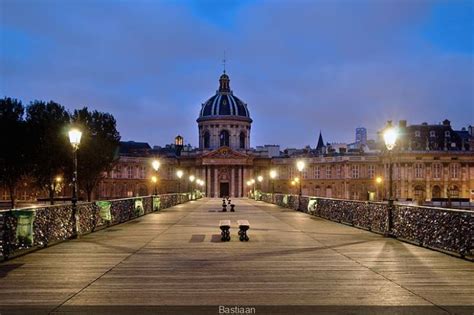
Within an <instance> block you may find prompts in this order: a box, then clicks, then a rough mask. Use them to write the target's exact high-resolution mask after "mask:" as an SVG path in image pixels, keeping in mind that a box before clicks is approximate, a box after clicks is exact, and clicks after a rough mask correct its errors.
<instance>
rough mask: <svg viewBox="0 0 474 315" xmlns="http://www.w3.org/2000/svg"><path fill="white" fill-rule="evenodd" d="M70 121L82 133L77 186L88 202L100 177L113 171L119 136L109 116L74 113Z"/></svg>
mask: <svg viewBox="0 0 474 315" xmlns="http://www.w3.org/2000/svg"><path fill="white" fill-rule="evenodd" d="M72 121H73V123H74V124H75V125H77V126H79V128H80V129H81V130H82V139H81V145H80V146H79V150H78V151H77V156H78V183H79V185H80V186H81V187H82V188H83V189H84V190H85V191H86V193H87V200H88V201H91V198H92V192H93V191H94V189H95V187H96V186H97V184H98V183H99V182H100V180H101V179H102V177H103V173H104V172H108V171H110V170H112V168H113V167H114V165H115V162H116V161H117V159H118V154H117V153H118V147H119V142H120V134H119V132H118V131H117V129H116V121H115V118H114V117H113V116H112V115H111V114H108V113H102V112H98V111H92V112H91V111H89V110H88V109H87V107H84V108H82V109H80V110H75V111H74V114H73V116H72Z"/></svg>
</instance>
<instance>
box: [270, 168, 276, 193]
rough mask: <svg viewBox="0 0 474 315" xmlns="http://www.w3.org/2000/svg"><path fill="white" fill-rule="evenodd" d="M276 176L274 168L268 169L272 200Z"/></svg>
mask: <svg viewBox="0 0 474 315" xmlns="http://www.w3.org/2000/svg"><path fill="white" fill-rule="evenodd" d="M276 177H277V172H276V171H275V170H270V178H271V180H272V200H273V195H274V194H275V178H276Z"/></svg>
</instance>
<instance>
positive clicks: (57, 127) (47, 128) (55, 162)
mask: <svg viewBox="0 0 474 315" xmlns="http://www.w3.org/2000/svg"><path fill="white" fill-rule="evenodd" d="M26 123H27V125H28V129H29V130H30V133H31V138H32V149H33V150H34V151H33V152H34V155H33V157H32V162H33V167H32V170H31V173H32V175H33V178H34V179H35V180H36V182H37V184H38V185H39V186H40V187H41V188H43V189H45V190H47V191H48V193H49V200H50V203H51V204H54V194H55V188H56V184H55V178H56V177H57V176H58V175H60V174H64V171H65V169H66V168H67V166H68V165H69V164H71V161H72V159H71V145H70V143H69V140H68V137H67V132H68V127H69V125H70V115H69V113H68V112H67V111H66V109H65V108H64V107H63V106H61V105H60V104H58V103H55V102H53V101H50V102H48V103H45V102H42V101H34V102H32V103H31V104H30V105H29V106H28V107H27V109H26Z"/></svg>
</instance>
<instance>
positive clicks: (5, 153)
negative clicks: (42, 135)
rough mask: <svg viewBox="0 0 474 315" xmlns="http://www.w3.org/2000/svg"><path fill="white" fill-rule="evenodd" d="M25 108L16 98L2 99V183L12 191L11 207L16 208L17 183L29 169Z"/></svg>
mask: <svg viewBox="0 0 474 315" xmlns="http://www.w3.org/2000/svg"><path fill="white" fill-rule="evenodd" d="M24 111H25V108H24V107H23V105H22V103H21V102H20V101H18V100H16V99H12V98H10V97H5V98H3V99H1V100H0V183H1V184H3V185H5V187H6V188H7V189H8V191H9V193H10V201H11V207H12V208H15V201H16V197H15V191H16V187H17V184H18V182H19V180H20V179H21V177H22V176H24V175H25V174H26V172H27V169H28V163H29V151H28V150H29V148H30V146H29V143H28V140H29V137H28V134H27V130H26V126H25V121H24V120H23V114H24Z"/></svg>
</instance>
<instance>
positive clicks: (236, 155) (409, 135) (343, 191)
mask: <svg viewBox="0 0 474 315" xmlns="http://www.w3.org/2000/svg"><path fill="white" fill-rule="evenodd" d="M197 125H198V126H197V127H198V135H199V147H198V148H195V149H189V148H188V149H184V150H183V138H182V137H180V136H178V137H177V138H176V140H175V144H174V145H173V146H167V147H165V148H154V149H153V148H151V147H150V146H149V145H148V144H147V143H139V142H122V143H121V147H120V158H119V161H118V163H117V165H116V166H115V168H114V170H113V171H111V172H108V173H104V174H103V177H104V178H103V180H102V181H101V183H100V184H99V185H98V187H97V189H96V191H95V193H94V198H95V199H111V198H123V197H131V196H142V195H149V194H152V193H153V191H154V185H155V184H154V183H152V182H151V180H150V179H151V177H152V176H156V177H157V178H158V182H157V189H158V192H159V193H171V192H177V191H181V192H184V191H190V190H191V189H193V188H199V189H200V190H201V191H203V192H205V193H206V195H207V196H208V197H222V196H230V197H232V198H235V197H244V196H247V195H248V193H249V191H250V190H252V189H253V185H251V186H249V185H247V182H248V181H249V180H251V179H257V177H258V176H262V177H263V181H262V182H259V181H256V183H255V185H256V188H257V189H260V190H263V191H268V192H271V191H274V192H279V193H295V194H296V193H298V192H299V184H297V185H291V182H292V180H294V179H295V178H297V177H298V179H299V180H300V182H301V190H302V194H304V195H311V196H322V197H329V198H345V199H355V200H382V199H384V198H385V197H386V195H387V194H386V192H387V189H388V180H387V179H388V156H387V152H385V151H384V150H383V145H379V149H380V150H379V151H376V152H374V151H371V153H364V152H363V150H352V151H351V150H349V151H344V152H342V151H340V152H337V151H336V150H332V149H331V148H326V146H325V145H324V143H323V141H322V136H321V135H320V139H319V142H318V146H317V148H316V149H315V150H299V151H297V152H296V153H291V154H289V153H288V154H286V155H285V154H283V153H282V154H280V156H274V154H272V155H269V154H262V152H263V151H259V150H254V149H251V144H250V139H251V127H252V119H251V117H250V112H249V109H248V107H247V104H246V103H244V102H243V101H242V100H241V99H240V98H238V97H237V96H235V95H234V93H233V91H232V90H231V89H230V78H229V76H228V75H227V74H226V73H224V74H222V75H221V76H220V78H219V88H218V90H217V91H216V93H215V95H213V96H212V97H210V98H209V99H208V100H207V101H206V102H204V103H203V104H202V105H201V109H200V111H199V117H198V118H197ZM398 128H399V132H400V135H401V137H400V140H399V143H398V145H397V147H396V149H395V151H394V152H393V163H394V178H393V185H394V186H393V187H394V195H395V198H396V199H398V200H411V201H415V200H416V201H420V202H423V201H431V200H435V199H443V198H445V199H446V198H464V199H466V200H471V201H472V202H474V151H473V149H474V137H473V135H472V127H470V128H469V129H468V130H461V131H454V130H453V129H452V127H451V125H450V122H449V121H448V120H445V121H444V122H443V123H442V124H440V125H429V124H426V123H424V124H421V125H411V126H408V125H407V123H406V121H400V123H399V125H398ZM379 143H380V141H379ZM154 159H158V160H159V161H160V162H161V167H160V168H159V170H158V172H155V171H154V170H153V169H152V167H151V162H152V161H153V160H154ZM298 160H303V161H305V164H306V167H305V169H304V170H303V172H302V173H301V174H300V173H299V172H298V170H297V169H296V162H297V161H298ZM178 170H181V171H182V172H183V174H184V175H183V176H182V178H181V179H179V178H178V177H177V171H178ZM270 170H274V171H276V174H277V176H276V178H275V179H274V180H271V179H270V176H269V172H270ZM191 175H193V176H194V177H195V178H197V179H200V180H201V181H203V183H204V185H203V186H198V185H197V184H196V181H194V182H191V181H190V180H189V177H190V176H191ZM377 177H380V178H381V179H382V180H381V182H377V181H376V178H377ZM68 193H69V190H68V187H67V186H66V187H64V189H63V190H62V191H60V192H59V193H58V195H59V196H62V195H64V196H66V194H68ZM40 195H41V192H38V190H37V189H35V188H33V187H32V186H31V184H29V182H28V181H25V183H24V184H22V185H21V186H20V187H19V190H18V192H17V196H18V197H19V198H20V200H34V199H35V198H38V196H40ZM0 198H1V199H3V200H8V198H9V196H8V193H7V191H6V190H5V189H0Z"/></svg>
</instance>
